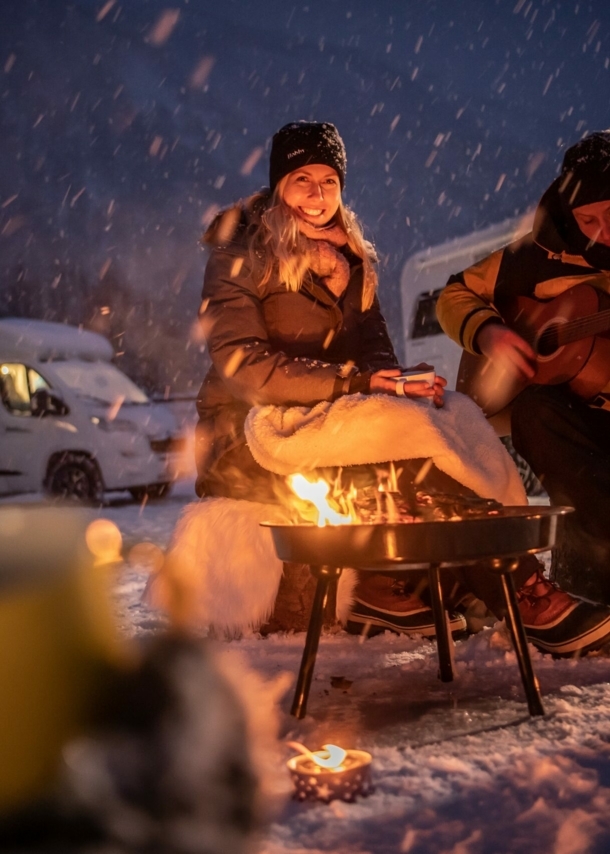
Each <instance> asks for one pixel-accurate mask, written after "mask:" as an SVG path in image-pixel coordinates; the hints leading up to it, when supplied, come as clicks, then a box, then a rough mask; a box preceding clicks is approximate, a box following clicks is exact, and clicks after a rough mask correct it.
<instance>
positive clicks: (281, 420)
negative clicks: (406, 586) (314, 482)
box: [246, 392, 527, 504]
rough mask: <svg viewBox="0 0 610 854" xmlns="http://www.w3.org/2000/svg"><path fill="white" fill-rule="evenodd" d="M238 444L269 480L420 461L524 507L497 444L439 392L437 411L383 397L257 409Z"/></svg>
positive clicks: (457, 397) (474, 411) (456, 399)
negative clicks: (442, 402)
mask: <svg viewBox="0 0 610 854" xmlns="http://www.w3.org/2000/svg"><path fill="white" fill-rule="evenodd" d="M246 438H247V440H248V446H249V448H250V450H251V451H252V455H253V456H254V458H255V460H256V461H257V462H258V463H259V465H261V466H263V468H266V469H268V470H269V471H272V472H275V473H276V474H281V475H288V474H292V473H293V472H295V471H301V472H305V471H310V470H312V469H315V468H318V467H326V466H347V465H359V464H364V463H385V462H389V461H390V460H407V459H413V458H417V457H426V458H431V459H432V461H433V463H434V464H435V465H436V467H437V468H439V469H440V470H441V471H443V472H445V474H448V475H450V476H451V477H453V478H454V479H455V480H457V481H459V482H460V483H462V484H464V486H468V487H470V489H472V490H473V491H474V492H476V493H477V495H480V496H481V497H483V498H494V499H495V500H496V501H499V502H500V503H502V504H526V503H527V498H526V495H525V490H524V488H523V484H522V482H521V478H520V477H519V472H518V471H517V468H516V466H515V464H514V463H513V461H512V460H511V458H510V456H509V454H508V452H507V451H506V449H505V448H504V445H503V444H502V443H501V442H500V440H499V439H498V437H497V436H496V434H495V432H494V430H493V428H492V427H491V426H490V424H489V423H488V421H487V419H486V418H485V416H484V415H483V413H482V412H481V410H480V409H479V407H478V406H477V405H476V403H474V402H473V401H472V400H471V399H470V398H469V397H466V396H465V395H463V394H459V393H458V392H446V394H445V406H444V407H443V408H442V409H437V408H436V407H435V406H432V405H431V404H429V403H428V402H427V401H426V402H424V401H418V400H408V399H407V400H405V398H401V397H390V396H389V395H386V394H371V395H363V394H354V395H347V396H345V397H340V398H339V399H338V400H337V401H335V402H334V403H327V402H323V403H319V404H318V405H317V406H315V407H313V409H306V408H304V407H296V406H295V407H291V408H286V407H281V406H258V407H254V408H253V409H251V410H250V413H249V414H248V418H247V420H246Z"/></svg>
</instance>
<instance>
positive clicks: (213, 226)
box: [200, 190, 271, 246]
mask: <svg viewBox="0 0 610 854" xmlns="http://www.w3.org/2000/svg"><path fill="white" fill-rule="evenodd" d="M270 197H271V191H270V190H261V191H260V192H258V193H255V194H254V195H252V196H249V197H248V198H246V199H240V200H239V201H238V202H236V203H235V204H234V205H231V207H229V208H225V209H224V210H222V211H219V213H217V214H216V216H215V217H214V219H213V220H212V222H211V223H210V225H209V226H208V228H207V229H206V231H205V232H204V234H203V237H202V238H201V241H200V242H201V244H202V245H204V246H228V245H229V244H230V243H233V242H235V241H239V242H241V240H240V238H241V239H244V238H245V237H246V236H247V233H248V232H249V231H250V230H254V229H256V228H257V227H258V225H259V223H260V219H261V215H262V213H263V211H264V210H265V207H266V206H267V202H268V201H269V199H270Z"/></svg>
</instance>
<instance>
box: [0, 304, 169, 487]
mask: <svg viewBox="0 0 610 854" xmlns="http://www.w3.org/2000/svg"><path fill="white" fill-rule="evenodd" d="M112 356H113V351H112V346H111V345H110V343H109V342H108V341H107V340H106V339H105V338H104V337H103V336H101V335H97V334H95V333H93V332H87V331H85V330H82V329H78V328H76V327H73V326H66V325H64V324H61V323H47V322H43V321H39V320H26V319H21V318H3V319H0V394H1V402H0V494H4V495H8V494H14V493H21V492H37V491H40V490H44V491H46V492H47V493H50V494H52V495H58V496H61V497H64V498H75V499H79V500H83V501H96V500H99V499H100V497H101V495H102V493H103V492H104V491H105V490H129V491H130V492H131V493H132V495H133V496H134V497H135V498H137V499H142V498H144V496H145V495H149V496H150V497H161V496H162V495H164V494H166V493H167V492H168V491H169V488H170V483H171V481H172V463H173V462H174V459H175V458H176V457H177V455H178V452H179V450H180V448H181V444H182V440H181V439H180V437H178V436H177V427H176V421H175V418H174V416H173V415H172V414H171V412H170V411H169V410H168V409H167V408H166V407H164V406H163V405H162V404H156V403H154V402H152V401H151V400H150V399H149V398H148V397H147V395H146V394H145V393H144V392H143V391H142V390H141V389H139V388H138V387H137V386H136V385H135V384H134V383H133V382H132V381H131V380H130V379H129V378H128V377H127V376H125V374H123V373H122V372H121V371H120V370H119V369H118V368H117V367H116V366H115V365H114V364H112V362H111V359H112Z"/></svg>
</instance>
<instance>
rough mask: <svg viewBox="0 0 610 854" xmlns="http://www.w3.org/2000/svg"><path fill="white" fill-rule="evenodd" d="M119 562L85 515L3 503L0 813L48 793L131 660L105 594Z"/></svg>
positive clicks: (101, 530)
mask: <svg viewBox="0 0 610 854" xmlns="http://www.w3.org/2000/svg"><path fill="white" fill-rule="evenodd" d="M92 549H93V553H92ZM119 556H120V533H119V531H118V529H116V527H115V526H114V525H113V524H112V523H111V522H108V521H106V520H93V519H92V514H91V513H90V512H88V511H86V510H80V509H72V508H62V507H50V506H33V505H30V506H28V505H7V506H4V507H0V816H1V815H2V814H5V813H7V812H9V811H11V810H12V809H15V808H18V807H20V806H21V805H25V804H27V803H28V802H29V801H31V800H33V799H35V798H36V797H39V796H41V795H44V793H45V790H46V789H47V787H48V786H49V785H50V784H51V783H52V781H53V779H54V776H55V772H56V770H57V767H58V762H59V759H60V755H61V750H62V746H63V745H64V743H65V742H66V741H67V740H68V739H69V738H71V737H74V736H75V735H78V734H79V733H80V732H82V731H84V730H86V728H87V723H88V721H89V720H90V718H91V714H92V712H93V710H94V708H95V704H96V700H97V697H98V695H99V693H100V691H102V690H103V682H104V674H105V673H107V672H108V670H109V668H114V667H117V666H118V667H124V666H126V665H128V664H129V661H130V659H131V655H130V653H129V650H128V648H127V644H126V643H124V642H122V641H120V639H119V637H118V634H117V631H116V628H115V625H114V621H113V617H112V614H111V608H110V599H109V594H108V590H107V588H108V586H109V584H110V581H111V578H110V569H109V564H111V563H112V562H114V561H116V560H117V559H118V557H119Z"/></svg>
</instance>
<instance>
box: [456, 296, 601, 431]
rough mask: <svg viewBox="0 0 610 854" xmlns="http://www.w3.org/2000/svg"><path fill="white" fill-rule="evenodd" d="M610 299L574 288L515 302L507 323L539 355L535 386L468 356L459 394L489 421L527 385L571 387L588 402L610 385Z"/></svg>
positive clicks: (480, 358)
mask: <svg viewBox="0 0 610 854" xmlns="http://www.w3.org/2000/svg"><path fill="white" fill-rule="evenodd" d="M606 305H608V306H610V298H609V297H608V296H607V295H606V294H603V293H602V292H601V291H599V290H597V288H595V287H593V286H592V285H589V284H585V283H583V284H580V285H575V286H574V287H572V288H570V289H569V290H567V291H565V293H563V294H561V295H560V296H558V297H555V298H554V299H551V300H546V301H540V300H537V299H532V298H530V297H516V299H515V300H514V301H513V302H512V303H511V304H510V305H509V306H508V307H507V308H506V309H505V310H503V311H502V319H503V320H504V322H505V323H506V325H507V326H509V327H510V328H511V329H514V330H515V332H518V333H519V335H521V337H522V338H524V339H525V340H526V341H527V342H528V343H529V344H530V346H531V347H532V349H533V350H534V352H535V353H536V375H535V376H534V377H533V379H531V380H526V379H524V378H520V377H515V376H514V373H513V371H511V370H510V369H507V368H506V367H504V366H501V365H497V364H493V363H492V362H490V361H489V360H488V359H487V358H485V356H473V355H472V354H471V353H467V352H466V351H464V353H463V355H462V359H461V361H460V367H459V371H458V378H457V384H456V389H457V391H461V392H463V393H464V394H467V395H469V396H470V397H472V398H473V400H474V401H475V402H476V403H478V404H479V406H480V407H481V409H482V410H483V412H484V413H485V415H487V416H488V417H490V416H493V415H496V414H497V413H499V412H500V411H501V410H503V409H504V408H505V407H506V406H508V404H509V403H510V402H511V401H512V400H514V398H515V397H516V396H517V394H519V392H520V391H522V390H523V389H524V388H525V387H526V386H527V385H530V384H532V383H536V384H540V385H555V384H559V383H567V384H568V386H569V387H570V389H571V390H572V391H573V392H574V393H575V394H577V395H579V396H580V397H582V398H583V399H584V400H589V399H591V398H593V397H595V395H597V394H599V392H600V391H601V390H602V389H603V388H605V387H606V386H607V385H608V382H609V381H610V337H609V336H608V333H609V332H610V307H608V308H606V307H605V306H606Z"/></svg>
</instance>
